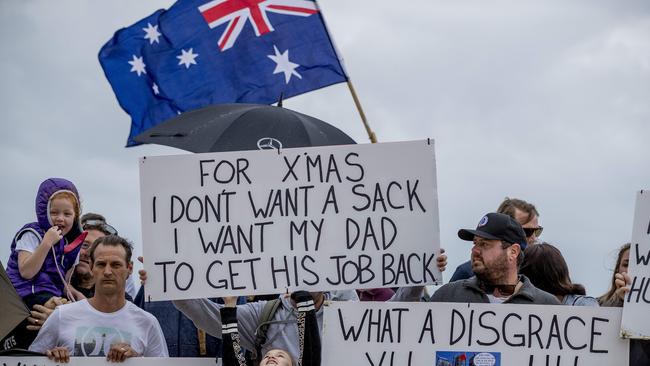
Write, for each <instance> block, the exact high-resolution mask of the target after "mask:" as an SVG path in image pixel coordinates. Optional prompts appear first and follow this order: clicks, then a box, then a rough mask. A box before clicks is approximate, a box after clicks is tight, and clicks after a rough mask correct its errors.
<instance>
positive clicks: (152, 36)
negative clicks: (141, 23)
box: [142, 23, 162, 44]
mask: <svg viewBox="0 0 650 366" xmlns="http://www.w3.org/2000/svg"><path fill="white" fill-rule="evenodd" d="M142 30H143V31H144V33H145V34H144V39H148V40H149V44H153V43H154V42H156V43H160V40H159V39H158V38H160V36H161V35H162V34H160V32H158V25H151V23H147V28H142Z"/></svg>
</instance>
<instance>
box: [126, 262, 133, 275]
mask: <svg viewBox="0 0 650 366" xmlns="http://www.w3.org/2000/svg"><path fill="white" fill-rule="evenodd" d="M127 268H128V269H129V276H130V275H131V274H133V261H129V264H128V265H127Z"/></svg>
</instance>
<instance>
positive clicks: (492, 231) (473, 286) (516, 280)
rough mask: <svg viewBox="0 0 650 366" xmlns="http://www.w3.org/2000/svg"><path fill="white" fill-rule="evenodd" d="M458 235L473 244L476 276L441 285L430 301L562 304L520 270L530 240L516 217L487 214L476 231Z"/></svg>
mask: <svg viewBox="0 0 650 366" xmlns="http://www.w3.org/2000/svg"><path fill="white" fill-rule="evenodd" d="M458 237H459V238H461V239H462V240H465V241H471V242H473V243H474V246H473V247H472V257H471V266H472V271H473V272H474V274H475V275H474V276H473V277H471V278H469V279H465V280H460V281H455V282H449V283H448V284H446V285H444V286H442V287H440V288H439V289H438V291H436V292H435V293H434V294H433V295H432V296H431V300H430V301H433V302H470V303H497V304H501V303H509V304H542V305H560V302H559V301H558V299H557V298H556V297H555V296H553V295H551V294H549V293H548V292H545V291H543V290H540V289H538V288H537V287H535V286H534V285H533V283H532V282H531V281H530V280H529V279H528V278H527V277H526V276H524V275H522V274H520V273H519V271H518V268H519V266H520V264H521V262H522V261H523V259H524V253H523V251H524V250H525V249H526V246H527V243H526V236H525V234H524V230H523V229H522V227H521V225H520V224H519V223H518V222H517V221H516V220H515V219H514V218H512V217H510V216H508V215H505V214H502V213H496V212H491V213H488V214H487V215H485V216H483V217H482V218H481V220H480V221H479V223H478V225H477V226H476V230H470V229H461V230H459V231H458Z"/></svg>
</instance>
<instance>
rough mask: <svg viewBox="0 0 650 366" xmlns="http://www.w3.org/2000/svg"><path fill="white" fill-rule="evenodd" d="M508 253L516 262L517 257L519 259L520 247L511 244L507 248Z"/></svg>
mask: <svg viewBox="0 0 650 366" xmlns="http://www.w3.org/2000/svg"><path fill="white" fill-rule="evenodd" d="M508 249H509V253H510V255H511V256H512V258H513V259H514V260H515V261H516V260H517V257H519V253H520V252H521V246H520V245H519V244H517V243H515V244H512V245H511V246H509V247H508Z"/></svg>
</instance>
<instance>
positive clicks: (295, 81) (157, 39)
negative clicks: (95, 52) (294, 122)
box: [99, 0, 347, 146]
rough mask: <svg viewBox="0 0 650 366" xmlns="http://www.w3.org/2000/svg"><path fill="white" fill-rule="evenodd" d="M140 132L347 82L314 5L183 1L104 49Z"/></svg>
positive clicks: (106, 65)
mask: <svg viewBox="0 0 650 366" xmlns="http://www.w3.org/2000/svg"><path fill="white" fill-rule="evenodd" d="M99 62H100V63H101V65H102V68H103V69H104V73H105V74H106V77H107V78H108V81H109V82H110V84H111V86H112V87H113V91H114V92H115V95H116V96H117V99H118V101H119V103H120V105H121V106H122V108H123V109H124V110H125V111H126V112H127V113H128V114H129V115H130V116H131V119H132V122H131V132H130V134H129V138H128V141H127V146H133V145H137V144H138V143H137V142H136V141H134V140H133V138H134V137H135V136H137V135H138V134H140V133H141V132H144V131H145V130H147V129H149V128H150V127H153V126H155V125H156V124H158V123H161V122H163V121H165V120H167V119H169V118H172V117H174V116H176V115H177V114H179V113H182V112H185V111H188V110H193V109H197V108H201V107H204V106H206V105H210V104H219V103H260V104H271V103H275V102H277V101H278V99H279V97H280V95H281V94H283V95H284V97H286V98H288V97H292V96H295V95H298V94H302V93H305V92H308V91H310V90H314V89H319V88H322V87H325V86H328V85H332V84H336V83H340V82H345V81H347V75H346V74H345V71H344V69H343V66H342V63H341V60H340V59H339V57H338V55H337V53H336V51H335V49H334V46H333V43H332V40H331V39H330V36H329V34H328V33H327V29H326V27H325V23H324V21H323V18H322V15H321V13H320V11H319V8H318V6H317V4H316V2H315V1H310V0H213V1H207V0H179V1H178V2H176V3H175V4H174V5H173V6H172V7H171V8H169V9H168V10H158V11H156V12H155V13H153V14H152V15H150V16H148V17H146V18H144V19H142V20H140V21H139V22H137V23H135V24H133V25H132V26H130V27H128V28H123V29H120V30H118V31H117V32H116V33H115V35H114V36H113V38H112V39H111V40H109V41H108V42H107V43H106V44H105V45H104V46H103V47H102V49H101V50H100V51H99Z"/></svg>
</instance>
